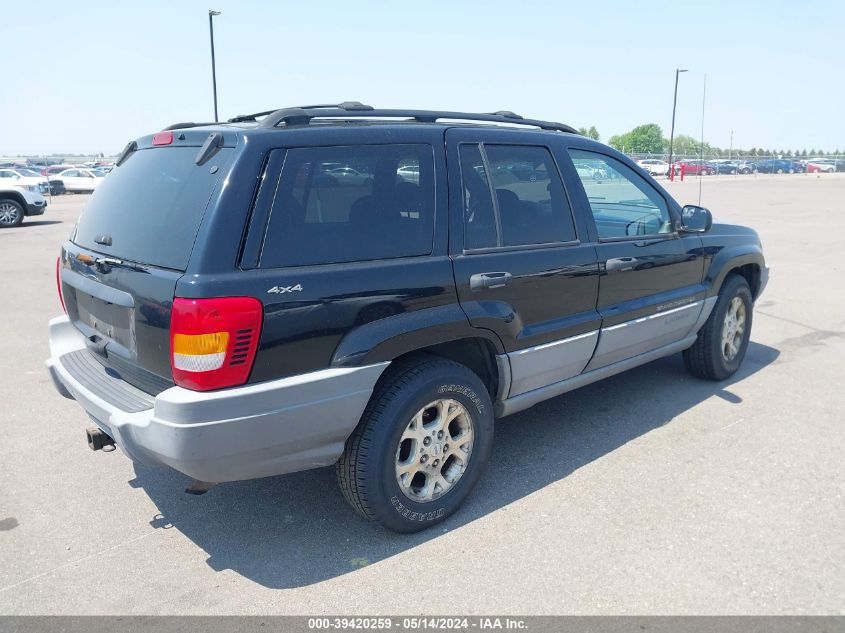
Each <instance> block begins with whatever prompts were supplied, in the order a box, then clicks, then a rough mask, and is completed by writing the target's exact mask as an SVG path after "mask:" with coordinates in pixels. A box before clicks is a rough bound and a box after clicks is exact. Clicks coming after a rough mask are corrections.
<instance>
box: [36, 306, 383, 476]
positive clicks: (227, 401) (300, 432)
mask: <svg viewBox="0 0 845 633" xmlns="http://www.w3.org/2000/svg"><path fill="white" fill-rule="evenodd" d="M83 349H85V339H84V338H83V336H82V334H80V333H79V331H78V330H77V329H76V328H75V327H74V326H73V325H72V324H71V323H70V320H69V319H68V317H66V316H62V317H57V318H55V319H53V320H52V321H50V358H49V359H47V361H46V365H47V368H48V370H49V372H50V377H51V378H52V380H53V383H54V385H55V387H56V389H57V390H58V391H59V393H60V394H62V395H63V396H65V397H69V398H72V399H74V400H76V401H77V402H78V403H79V404H80V405H81V406H82V408H83V409H84V410H85V411H86V413H87V414H88V415H89V417H90V418H91V419H92V420H93V421H94V422H95V423H96V424H97V426H99V427H100V428H101V429H102V430H103V431H105V432H106V433H108V434H109V435H110V436H111V437H112V438H113V439H114V441H115V443H116V444H117V445H118V446H119V447H120V448H121V450H123V452H124V453H125V454H126V455H127V456H128V457H130V458H131V459H132V460H134V461H137V462H141V463H143V464H147V465H165V466H170V467H172V468H174V469H175V470H178V471H179V472H182V473H184V474H186V475H188V476H189V477H192V478H194V479H198V480H200V481H207V482H215V483H218V482H223V481H236V480H240V479H254V478H256V477H266V476H270V475H278V474H282V473H289V472H295V471H299V470H307V469H309V468H317V467H320V466H328V465H330V464H333V463H334V462H335V461H336V460H337V458H338V457H339V456H340V454H341V452H342V451H343V446H344V443H345V442H346V439H347V438H348V437H349V435H350V434H351V433H352V431H353V429H354V428H355V426H356V425H357V424H358V420H359V419H360V417H361V414H362V413H363V412H364V408H365V407H366V405H367V402H368V400H369V398H370V394H371V393H372V390H373V387H374V386H375V383H376V380H378V378H379V376H380V375H381V374H382V372H383V371H384V369H385V368H386V367H387V365H388V364H389V363H378V364H376V365H368V366H366V367H358V368H337V369H325V370H321V371H317V372H312V373H309V374H303V375H300V376H292V377H290V378H284V379H281V380H274V381H269V382H264V383H259V384H255V385H247V386H244V387H235V388H232V389H223V390H220V391H212V392H196V391H190V390H188V389H183V388H181V387H171V388H170V389H167V390H165V391H163V392H161V393H160V394H158V396H156V397H155V398H154V399H153V398H152V396H150V398H151V400H152V402H151V404H150V408H148V409H144V410H141V411H134V412H130V411H126V410H124V409H122V408H121V407H120V406H118V405H116V404H114V402H115V398H113V397H110V394H113V393H114V390H115V388H116V387H117V388H119V386H120V385H115V384H114V381H115V380H117V381H118V382H121V383H122V381H120V379H119V378H117V379H115V378H114V376H113V375H112V376H111V378H103V381H102V384H99V383H98V381H97V379H96V378H93V379H92V378H91V377H90V376H86V378H85V379H81V378H79V376H78V374H74V373H73V372H72V371H71V370H69V369H68V367H67V366H66V365H67V363H63V362H62V357H63V356H65V355H68V354H72V353H74V352H78V351H79V350H83ZM113 373H114V372H111V374H113ZM109 381H111V382H112V384H107V383H108V382H109ZM123 384H125V383H123ZM118 401H119V400H118Z"/></svg>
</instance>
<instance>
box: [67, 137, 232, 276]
mask: <svg viewBox="0 0 845 633" xmlns="http://www.w3.org/2000/svg"><path fill="white" fill-rule="evenodd" d="M197 151H198V149H197V148H196V147H167V148H154V149H144V150H138V151H136V152H135V153H134V154H132V155H131V156H130V157H129V158H128V159H127V160H126V162H125V163H123V164H122V165H120V166H119V167H115V168H114V169H113V170H112V171H111V173H110V174H109V177H108V178H103V179H102V182H101V183H99V184H98V187H97V191H96V192H95V194H94V195H93V197H92V198H91V200H90V202H88V206H87V207H85V210H84V211H83V212H82V215H81V216H80V217H79V223H78V224H77V228H76V233H75V237H74V242H75V243H76V244H78V245H79V246H82V247H84V248H90V249H91V250H93V251H99V252H102V253H107V254H109V255H113V256H115V257H120V258H122V259H129V260H132V261H136V262H140V263H143V264H151V265H153V266H161V267H163V268H172V269H174V270H185V268H186V267H187V265H188V259H189V258H190V256H191V250H192V248H193V244H194V239H195V238H196V235H197V230H198V229H199V225H200V222H201V221H202V217H203V214H204V213H205V208H206V206H207V205H208V201H209V200H210V199H211V194H212V193H213V191H214V188H215V186H216V185H217V181H218V180H219V179H220V176H221V175H222V173H223V172H224V170H223V169H222V167H223V166H225V164H226V163H227V162H228V160H229V157H230V156H231V152H232V149H231V148H223V149H221V150H220V151H219V152H218V153H217V154H216V155H215V156H214V158H213V159H212V160H210V161H209V162H208V163H206V164H205V165H202V166H198V165H196V163H195V162H194V159H195V158H196V155H197ZM215 167H216V169H215ZM102 236H108V237H110V238H111V246H106V245H103V244H100V243H98V242H97V241H95V240H96V238H97V237H102ZM100 241H102V239H101V240H100Z"/></svg>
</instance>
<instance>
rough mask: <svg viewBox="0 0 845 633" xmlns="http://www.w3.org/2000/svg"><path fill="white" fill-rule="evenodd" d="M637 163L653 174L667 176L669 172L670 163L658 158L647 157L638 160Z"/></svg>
mask: <svg viewBox="0 0 845 633" xmlns="http://www.w3.org/2000/svg"><path fill="white" fill-rule="evenodd" d="M637 165H639V166H640V167H642V168H643V169H645V170H646V171H647V172H648V173H650V174H651V175H652V176H665V175H666V174H668V173H669V163H667V162H666V161H665V160H658V159H656V158H645V159H643V160H638V161H637Z"/></svg>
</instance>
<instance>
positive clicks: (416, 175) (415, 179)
mask: <svg viewBox="0 0 845 633" xmlns="http://www.w3.org/2000/svg"><path fill="white" fill-rule="evenodd" d="M396 175H397V176H398V177H399V178H400V179H402V180H405V181H407V182H412V183H414V184H416V185H418V184H420V166H419V165H402V166H401V167H399V168H398V169H397V170H396Z"/></svg>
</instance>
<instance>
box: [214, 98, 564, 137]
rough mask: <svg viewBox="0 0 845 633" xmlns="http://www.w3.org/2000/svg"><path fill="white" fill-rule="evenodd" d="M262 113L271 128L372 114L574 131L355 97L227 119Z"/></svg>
mask: <svg viewBox="0 0 845 633" xmlns="http://www.w3.org/2000/svg"><path fill="white" fill-rule="evenodd" d="M260 116H263V117H264V119H262V121H261V123H260V126H261V127H263V128H273V127H277V126H279V125H281V124H283V125H285V126H291V125H308V123H310V122H311V120H312V119H317V118H321V119H323V118H325V119H338V118H339V119H349V118H375V119H380V118H383V119H411V120H414V121H419V122H421V123H434V122H436V121H439V120H443V119H450V120H456V121H485V122H489V123H510V124H515V125H527V126H530V127H538V128H540V129H543V130H555V131H558V132H569V133H571V134H577V133H578V131H577V130H576V129H575V128H573V127H571V126H569V125H565V124H563V123H555V122H553V121H541V120H539V119H526V118H524V117H522V116H520V115H518V114H515V113H513V112H510V111H508V110H499V111H498V112H490V113H481V114H479V113H472V112H449V111H440V110H395V109H385V110H379V109H376V108H373V107H372V106H368V105H364V104H363V103H360V102H358V101H345V102H343V103H340V104H337V105H311V106H297V107H292V108H281V109H279V110H271V111H267V112H259V113H256V114H251V115H242V116H239V117H235V118H234V119H230V121H229V122H230V123H237V122H240V121H255V120H256V118H257V117H260Z"/></svg>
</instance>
